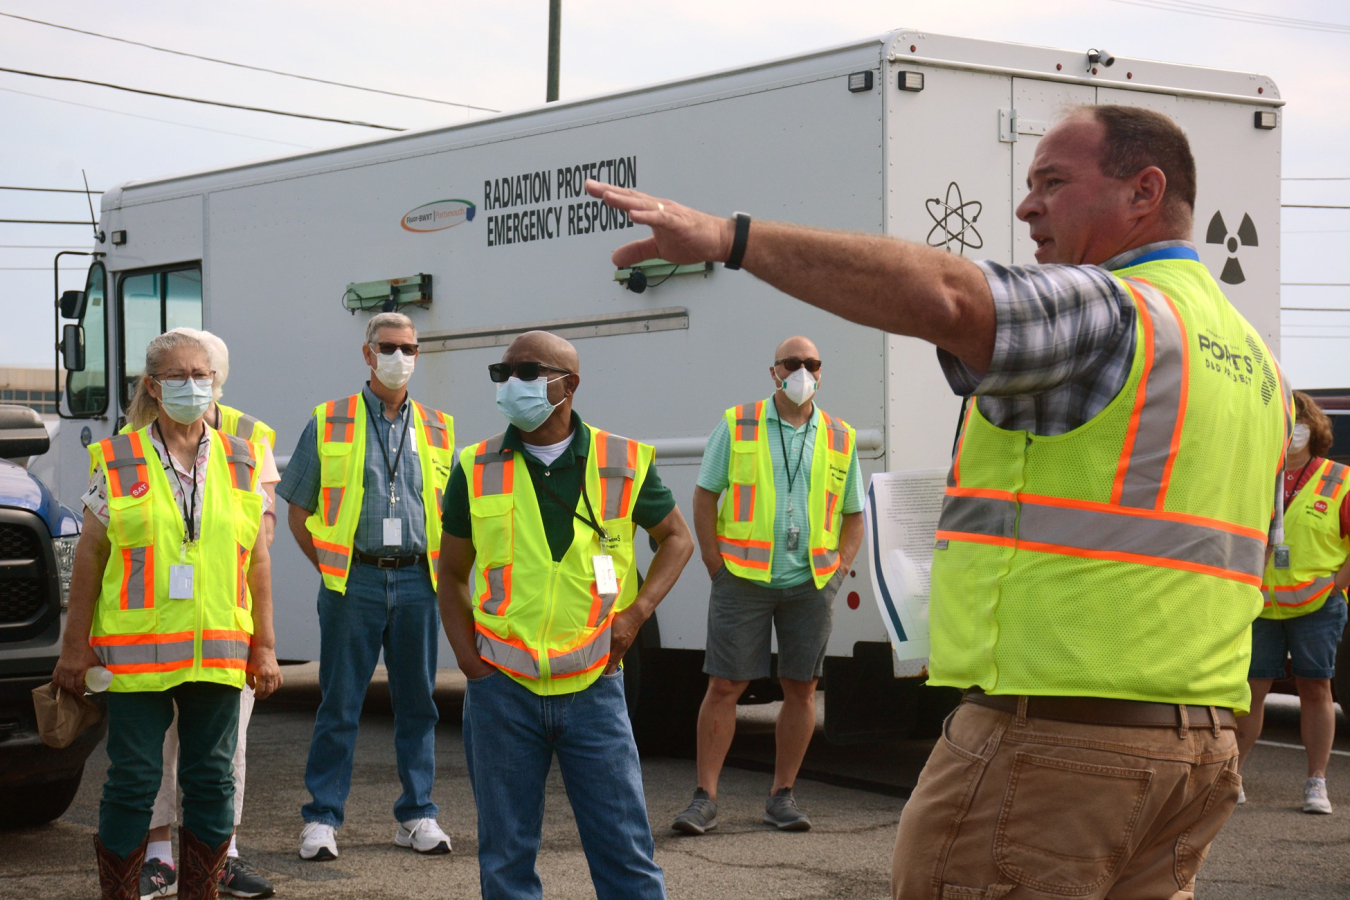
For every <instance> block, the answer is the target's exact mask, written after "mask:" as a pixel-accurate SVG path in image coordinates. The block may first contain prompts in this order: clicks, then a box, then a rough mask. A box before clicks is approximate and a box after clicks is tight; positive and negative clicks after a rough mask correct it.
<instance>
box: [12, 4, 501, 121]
mask: <svg viewBox="0 0 1350 900" xmlns="http://www.w3.org/2000/svg"><path fill="white" fill-rule="evenodd" d="M0 16H5V17H7V18H10V19H20V20H22V21H24V22H32V23H33V24H34V25H46V26H47V27H48V28H59V29H61V30H62V31H73V32H75V33H76V34H84V35H88V36H89V37H96V38H102V39H103V40H105V41H117V42H118V43H119V44H131V45H133V46H136V47H144V48H145V49H147V50H157V51H158V52H160V53H172V54H173V55H174V56H186V57H188V58H189V59H200V60H204V61H206V62H213V63H219V64H220V65H222V66H234V67H235V68H236V69H249V70H251V71H254V72H266V73H268V74H269V75H282V76H284V77H286V78H298V79H300V80H301V81H312V82H314V83H316V84H327V85H332V86H333V87H340V88H348V89H350V90H353V91H366V92H368V93H371V94H384V95H385V96H386V97H402V98H403V99H405V100H421V101H424V102H426V103H439V104H441V105H442V106H458V107H459V108H461V109H476V110H480V111H482V112H501V110H499V109H489V108H488V107H486V106H474V105H473V104H471V103H454V102H452V101H450V100H437V99H435V98H434V97H418V96H416V95H414V94H400V93H398V92H397V91H385V90H381V89H379V88H370V87H362V86H361V85H359V84H346V83H344V82H341V81H329V80H327V79H325V78H314V77H312V76H309V75H298V74H296V73H295V72H282V71H280V70H278V69H268V68H265V67H263V66H251V65H248V64H247V63H240V62H231V61H230V60H228V59H216V58H215V57H213V56H202V55H201V54H198V53H188V52H186V51H184V50H171V49H170V48H168V47H156V46H155V45H154V44H147V43H144V42H142V41H133V40H130V39H128V38H120V37H114V36H113V35H111V34H100V33H99V32H97V31H85V30H84V29H82V28H72V27H71V26H69V25H58V24H56V23H55V22H44V21H42V20H41V19H30V18H29V17H27V16H18V15H15V14H14V13H7V12H0Z"/></svg>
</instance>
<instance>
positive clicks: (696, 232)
mask: <svg viewBox="0 0 1350 900" xmlns="http://www.w3.org/2000/svg"><path fill="white" fill-rule="evenodd" d="M586 192H587V193H588V194H590V195H591V196H592V197H595V198H597V199H599V200H601V201H602V202H603V203H604V204H605V205H606V206H610V207H613V208H614V209H621V210H623V211H624V212H626V213H628V217H629V218H630V219H632V220H633V221H634V222H636V223H637V224H639V225H647V226H650V227H651V229H652V236H651V237H649V238H646V239H644V240H640V241H633V242H632V243H631V244H624V245H623V246H622V247H620V248H619V249H618V250H615V251H614V255H613V257H611V258H612V259H613V261H614V265H615V266H617V267H619V268H621V269H623V268H627V267H629V266H632V265H635V264H637V263H640V262H642V261H643V260H647V259H664V260H666V261H667V262H672V263H675V264H676V265H687V264H689V263H701V262H721V261H723V260H725V259H726V258H727V257H728V256H730V255H731V242H732V238H733V237H734V236H735V227H734V223H733V222H732V220H731V219H727V218H722V217H720V216H710V215H708V214H707V213H702V212H699V211H698V210H696V209H690V208H689V207H687V206H681V205H680V204H678V203H676V202H675V201H673V200H660V199H657V198H656V197H653V196H651V195H650V194H644V193H642V192H641V191H635V190H633V189H632V188H621V187H614V186H613V185H611V184H605V183H604V182H603V181H596V180H594V179H591V178H588V179H586Z"/></svg>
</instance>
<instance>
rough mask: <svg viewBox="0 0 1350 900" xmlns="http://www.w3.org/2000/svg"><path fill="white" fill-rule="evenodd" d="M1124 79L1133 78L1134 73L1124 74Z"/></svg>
mask: <svg viewBox="0 0 1350 900" xmlns="http://www.w3.org/2000/svg"><path fill="white" fill-rule="evenodd" d="M1125 77H1126V78H1133V77H1134V73H1133V72H1126V73H1125Z"/></svg>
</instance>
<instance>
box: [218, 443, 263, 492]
mask: <svg viewBox="0 0 1350 900" xmlns="http://www.w3.org/2000/svg"><path fill="white" fill-rule="evenodd" d="M222 437H224V438H225V446H226V447H227V448H228V449H227V452H226V454H225V462H226V463H228V464H229V466H230V477H231V478H232V480H233V481H234V486H235V487H236V488H238V489H239V490H241V491H246V490H252V488H253V467H254V466H256V465H257V463H256V462H255V461H254V459H253V454H252V453H251V452H250V451H249V445H248V441H246V440H244V439H243V438H241V437H236V436H235V435H232V434H223V435H222Z"/></svg>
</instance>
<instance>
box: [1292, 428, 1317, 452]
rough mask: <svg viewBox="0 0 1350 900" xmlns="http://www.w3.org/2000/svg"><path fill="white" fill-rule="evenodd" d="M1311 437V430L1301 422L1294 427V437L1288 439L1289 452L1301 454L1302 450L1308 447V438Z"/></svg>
mask: <svg viewBox="0 0 1350 900" xmlns="http://www.w3.org/2000/svg"><path fill="white" fill-rule="evenodd" d="M1310 437H1312V429H1310V428H1309V427H1308V426H1307V425H1304V424H1303V423H1302V422H1297V423H1295V425H1294V435H1293V437H1291V438H1290V439H1289V452H1290V453H1301V452H1303V448H1304V447H1306V446H1308V438H1310Z"/></svg>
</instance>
